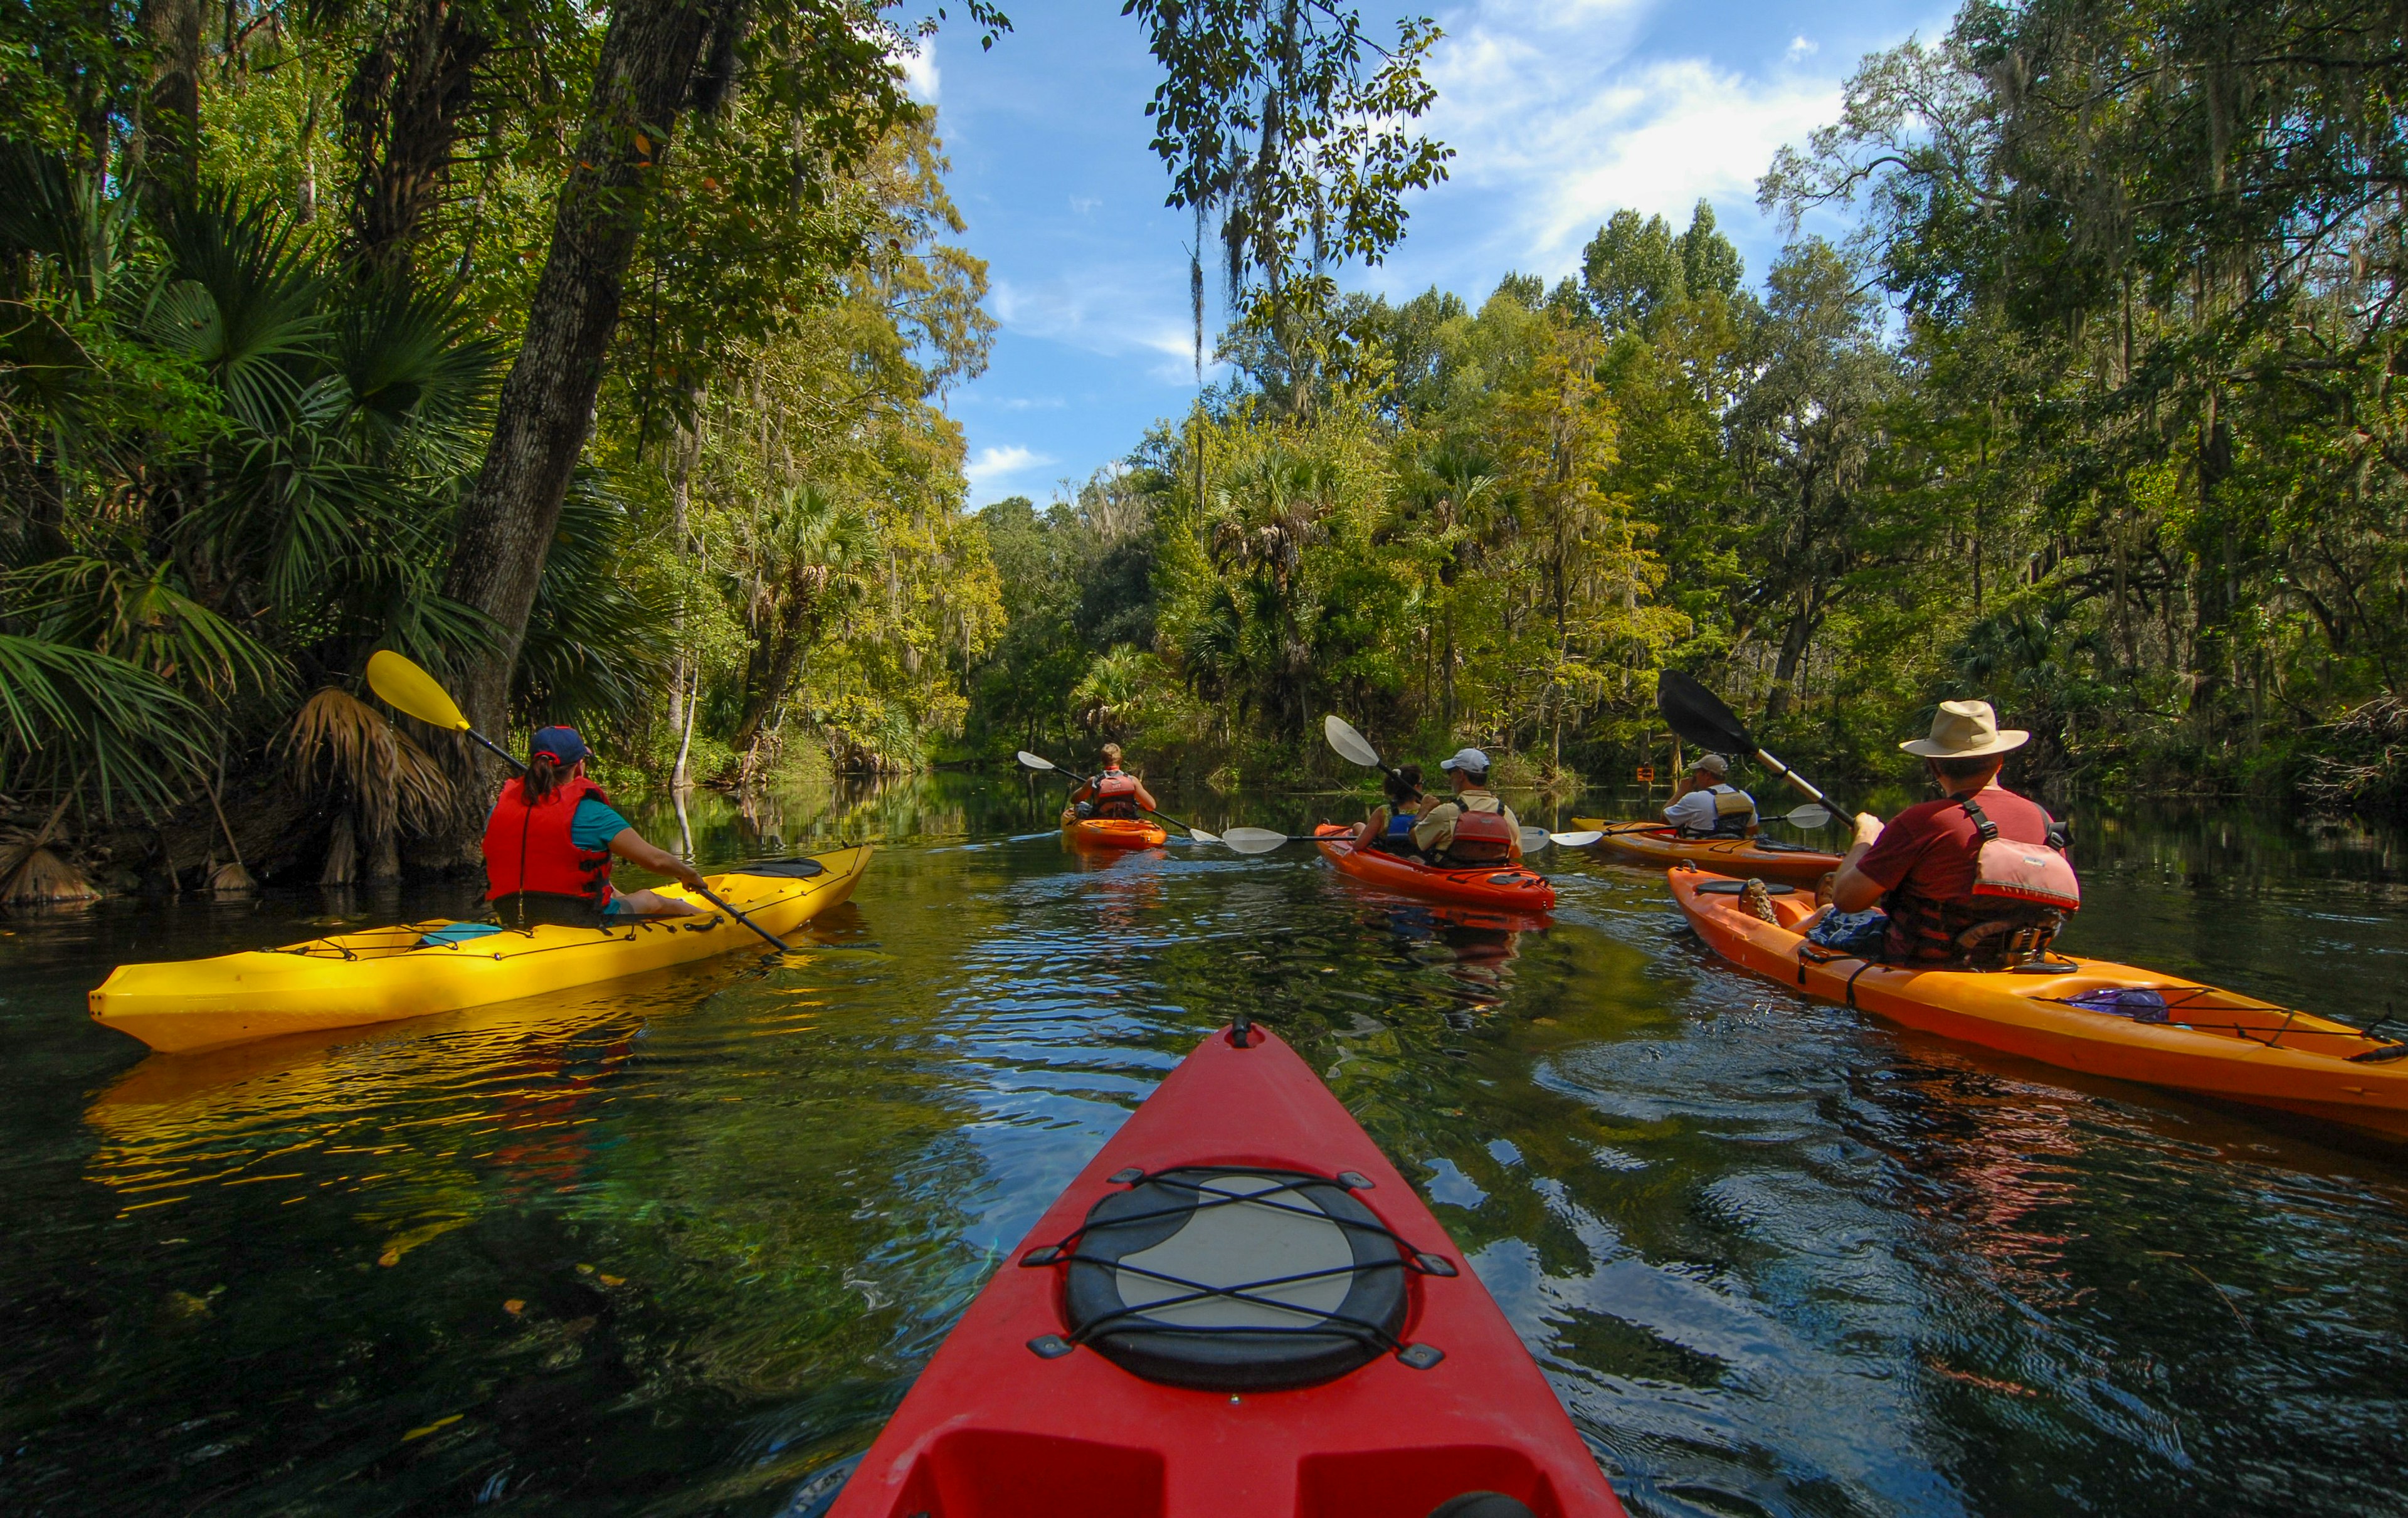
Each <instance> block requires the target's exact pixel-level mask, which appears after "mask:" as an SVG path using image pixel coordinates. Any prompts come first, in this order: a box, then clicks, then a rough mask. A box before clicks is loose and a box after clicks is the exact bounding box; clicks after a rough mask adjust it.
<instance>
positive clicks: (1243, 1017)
mask: <svg viewBox="0 0 2408 1518" xmlns="http://www.w3.org/2000/svg"><path fill="white" fill-rule="evenodd" d="M1229 1042H1230V1043H1232V1044H1234V1045H1236V1046H1237V1047H1238V1048H1240V1049H1248V1048H1252V1047H1253V1045H1254V1019H1253V1018H1251V1017H1249V1016H1248V1015H1247V1014H1245V1013H1244V1012H1240V1013H1239V1014H1238V1020H1237V1021H1236V1022H1234V1023H1232V1024H1229Z"/></svg>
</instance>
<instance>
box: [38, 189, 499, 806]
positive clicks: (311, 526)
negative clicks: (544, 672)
mask: <svg viewBox="0 0 2408 1518" xmlns="http://www.w3.org/2000/svg"><path fill="white" fill-rule="evenodd" d="M141 233H147V234H148V235H147V236H141V235H138V234H141ZM0 256H6V257H8V258H11V259H13V260H16V261H18V262H17V266H18V267H19V268H21V269H22V270H23V271H25V272H24V275H23V277H22V278H21V279H19V280H18V282H17V284H16V285H15V286H14V287H13V291H14V294H15V296H16V298H13V299H10V300H8V301H6V302H0V417H5V418H6V425H5V426H0V492H5V494H0V590H5V592H6V594H5V596H0V792H5V793H6V794H7V795H8V796H9V797H11V798H13V799H14V800H16V801H18V802H20V803H26V802H31V803H33V804H35V805H37V806H47V805H49V804H51V803H64V802H65V801H68V800H79V802H80V804H81V806H82V807H83V809H85V810H86V811H90V812H93V813H97V814H108V813H109V812H111V811H113V810H115V809H118V808H120V807H121V806H122V805H123V804H126V803H132V804H134V805H136V806H137V807H138V808H140V809H144V810H146V811H152V812H156V811H158V810H161V809H167V808H172V807H174V806H176V805H178V804H179V803H182V802H186V801H190V800H194V799H197V798H198V797H199V796H200V795H202V794H203V793H204V792H205V791H207V790H208V789H209V788H210V786H209V785H208V784H205V783H204V777H205V774H207V773H209V772H213V771H214V770H215V768H216V766H217V765H218V764H219V762H220V761H221V759H222V757H223V756H225V755H227V754H229V753H231V754H234V755H236V756H237V757H239V756H240V755H241V754H243V753H246V752H250V753H256V752H260V750H261V747H262V746H263V745H264V744H265V742H266V741H267V740H268V738H269V736H270V735H271V734H273V733H275V732H277V731H278V730H279V729H288V727H289V730H288V731H287V732H286V736H285V738H284V739H283V742H284V746H285V747H286V748H287V749H288V751H289V752H291V753H293V754H294V755H295V756H296V757H295V758H294V763H295V764H303V763H304V760H305V758H306V766H305V767H307V766H314V768H313V769H312V773H315V774H318V775H320V776H321V777H322V779H324V780H331V781H332V782H333V783H335V785H336V788H337V793H338V794H339V795H342V796H343V797H345V798H346V801H345V804H346V805H347V806H348V807H350V808H351V811H347V812H345V813H344V815H345V816H346V817H349V816H351V815H352V813H353V812H356V813H357V816H358V824H359V826H360V827H361V829H362V830H363V832H364V833H365V834H366V837H367V838H368V840H369V842H370V844H371V852H372V853H377V852H381V853H384V854H389V853H390V848H389V844H390V837H391V834H392V833H393V831H394V828H395V827H396V826H398V825H403V824H406V823H409V821H410V820H411V819H412V817H413V816H414V815H415V811H414V808H415V806H416V801H415V800H414V799H413V798H417V797H421V796H423V795H424V794H426V790H425V787H426V785H427V783H428V781H427V780H426V779H425V777H424V776H423V775H422V774H421V773H420V761H423V758H424V756H423V753H420V752H419V751H417V750H415V749H414V748H407V749H405V748H402V747H396V745H397V744H400V743H401V742H403V740H400V739H398V738H395V737H394V736H392V735H390V734H389V731H388V733H387V735H386V736H385V737H382V738H376V737H373V736H372V735H371V733H370V731H369V729H367V728H366V727H364V726H362V725H361V724H360V723H358V721H357V720H356V719H357V714H356V713H350V714H349V717H350V720H349V722H348V724H347V723H346V721H345V720H344V719H345V717H346V711H347V709H344V708H343V707H342V706H341V704H340V702H339V701H330V700H328V699H327V698H326V697H327V693H326V692H321V693H319V695H314V696H312V697H311V698H310V699H309V701H308V703H306V704H305V705H304V707H303V708H302V709H301V711H300V712H299V713H298V714H294V713H293V712H292V711H291V710H290V709H289V708H287V707H286V705H285V700H286V697H285V694H284V693H285V692H287V691H288V690H289V689H290V688H291V685H292V683H293V681H294V677H295V675H296V674H299V675H301V676H303V677H305V678H307V679H308V680H309V681H310V683H311V684H316V683H320V682H328V683H332V682H336V681H339V680H341V679H342V678H343V677H345V676H346V675H348V673H349V672H350V671H351V669H352V668H354V667H355V666H356V665H357V662H358V661H359V660H360V659H362V658H364V657H365V656H366V653H367V652H368V651H369V650H371V649H373V648H375V647H377V646H378V645H379V644H380V643H390V644H392V645H394V646H397V647H400V648H402V649H404V650H405V651H406V652H410V653H412V654H413V655H415V656H420V657H424V658H429V659H431V660H434V661H436V662H445V661H447V660H448V659H456V658H458V657H460V656H461V655H463V654H465V653H467V652H472V651H474V650H475V649H477V648H478V647H479V646H480V644H482V643H484V642H485V641H486V636H485V629H484V627H483V625H482V623H481V619H480V618H478V617H476V616H475V615H474V614H473V613H469V612H467V611H466V610H465V609H462V608H460V607H457V606H454V605H452V603H450V602H448V601H446V600H445V599H444V598H443V597H442V596H441V594H439V592H438V589H437V587H438V585H439V575H440V572H441V563H442V556H443V553H444V551H446V550H447V549H448V546H449V543H450V536H451V532H450V512H451V508H452V502H453V501H454V499H455V498H456V495H457V493H458V490H459V487H460V483H461V480H462V479H463V477H464V475H465V472H466V468H467V466H468V465H469V463H470V461H471V460H472V459H473V456H474V454H473V448H474V444H475V439H476V436H477V431H478V425H479V419H480V415H481V412H482V409H483V408H484V407H485V406H486V404H487V402H488V401H489V399H490V396H491V392H492V388H493V381H494V376H495V354H494V352H493V351H492V350H491V348H490V346H489V345H487V344H486V343H484V342H483V341H482V340H481V339H479V338H476V337H472V336H471V335H470V334H469V332H468V331H467V328H466V324H465V321H464V319H463V318H462V316H461V315H460V314H459V313H457V312H455V311H454V310H452V308H451V307H450V305H449V304H448V303H447V302H446V301H445V300H444V299H442V298H440V297H439V296H437V295H433V294H427V293H425V292H423V291H417V290H413V289H410V288H408V287H397V286H394V285H391V284H380V283H367V284H363V283H361V282H359V281H358V280H356V279H352V278H351V277H350V276H349V275H348V273H347V272H346V271H345V270H343V269H341V268H340V267H339V266H337V265H335V264H334V263H332V262H330V261H329V260H328V259H327V258H326V257H325V256H323V255H322V252H321V251H320V250H319V249H318V248H317V247H316V246H314V245H313V243H312V242H311V241H310V240H309V238H308V236H305V235H304V232H303V231H302V230H301V229H299V228H297V227H295V226H294V224H293V223H292V222H291V221H290V220H289V218H287V217H286V216H285V215H284V214H283V213H282V212H281V211H280V210H278V209H276V208H271V207H270V206H268V205H267V204H265V203H264V202H260V201H256V200H249V199H246V198H244V197H243V196H242V195H240V194H238V193H235V192H232V191H227V190H211V189H205V190H203V191H201V192H200V193H196V194H194V195H193V196H191V197H189V198H187V199H185V200H183V201H181V202H177V203H166V204H163V205H161V206H160V207H159V208H157V210H156V211H155V213H151V214H148V215H146V213H143V212H141V211H140V210H138V209H137V203H136V199H135V198H134V197H133V196H132V195H131V194H129V193H125V192H124V187H123V186H121V185H115V184H111V183H104V182H103V181H101V180H99V179H96V178H94V177H93V176H91V175H79V174H76V173H73V172H71V171H69V170H68V169H67V168H66V167H65V165H62V164H61V163H59V162H58V161H57V160H55V159H50V158H46V157H44V156H42V155H40V154H38V153H36V152H33V151H30V150H24V149H22V148H10V149H6V150H0ZM335 694H337V695H340V693H339V692H337V693H335ZM342 700H350V697H348V696H342ZM352 705H354V706H356V705H357V703H356V702H353V703H352ZM362 710H366V709H365V708H362ZM288 718H290V719H291V722H290V723H289V724H288ZM379 722H380V723H381V719H379ZM345 733H350V734H351V737H350V738H342V737H341V735H342V734H345ZM413 755H414V756H415V757H414V758H413V757H412V756H413ZM427 773H429V774H431V771H428V772H427Z"/></svg>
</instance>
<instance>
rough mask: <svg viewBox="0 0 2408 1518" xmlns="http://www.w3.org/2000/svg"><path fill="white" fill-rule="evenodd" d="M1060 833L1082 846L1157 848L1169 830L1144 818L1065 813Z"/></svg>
mask: <svg viewBox="0 0 2408 1518" xmlns="http://www.w3.org/2000/svg"><path fill="white" fill-rule="evenodd" d="M1062 836H1063V837H1064V838H1068V839H1069V840H1070V841H1071V842H1072V843H1075V844H1077V845H1078V846H1079V847H1080V848H1082V849H1159V848H1161V847H1162V846H1163V844H1165V843H1166V842H1168V841H1169V838H1170V830H1169V829H1168V828H1166V827H1164V826H1163V825H1162V824H1161V823H1150V822H1147V821H1145V820H1144V819H1143V818H1137V819H1130V818H1125V817H1072V816H1069V815H1068V814H1067V813H1066V814H1065V815H1064V816H1063V818H1062Z"/></svg>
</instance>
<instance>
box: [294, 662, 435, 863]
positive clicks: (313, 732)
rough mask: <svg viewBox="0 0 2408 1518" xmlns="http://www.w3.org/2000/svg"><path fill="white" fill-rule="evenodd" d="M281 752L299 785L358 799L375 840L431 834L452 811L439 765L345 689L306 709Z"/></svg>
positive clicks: (315, 699)
mask: <svg viewBox="0 0 2408 1518" xmlns="http://www.w3.org/2000/svg"><path fill="white" fill-rule="evenodd" d="M277 744H278V747H279V749H280V750H281V751H282V754H283V758H284V763H285V766H286V768H287V770H288V771H289V772H290V773H291V774H292V776H293V777H294V780H297V781H299V782H300V783H302V784H304V785H308V786H324V787H329V788H339V789H340V790H342V791H345V792H347V793H348V794H349V795H351V797H352V798H353V799H355V800H356V801H357V802H358V803H359V806H360V811H361V813H362V818H363V820H364V821H365V822H366V824H367V831H368V834H369V836H370V837H372V838H380V837H384V836H387V835H389V834H390V833H391V832H392V831H393V829H394V826H395V824H397V823H406V824H408V825H409V826H412V827H424V826H428V825H430V824H432V823H434V822H435V821H436V820H437V819H438V818H440V817H441V816H442V815H443V809H444V808H445V807H446V806H447V805H449V804H450V801H451V797H452V782H451V780H449V779H448V778H446V776H445V775H444V773H443V766H441V765H439V764H437V762H436V761H435V757H434V756H433V755H432V754H429V753H428V752H426V751H425V750H424V749H422V748H420V747H419V746H418V745H417V744H416V743H414V742H412V741H410V739H409V736H408V735H407V734H405V733H403V732H402V731H401V730H400V729H399V728H397V727H395V726H394V723H393V722H392V720H391V719H390V718H388V717H386V716H385V714H384V713H382V712H380V711H379V710H377V709H375V708H374V707H371V706H369V705H368V704H367V703H366V702H365V701H363V700H361V699H360V698H359V697H358V696H355V695H351V692H349V691H346V690H344V689H343V688H342V687H341V686H339V685H329V686H327V687H325V688H324V689H323V690H321V691H319V692H318V693H317V694H316V695H312V696H310V697H309V699H308V700H307V701H304V702H302V703H301V707H300V709H299V710H297V711H295V712H294V714H293V720H292V721H291V722H290V723H286V724H285V728H284V732H283V734H282V736H281V737H280V738H279V739H278V740H277Z"/></svg>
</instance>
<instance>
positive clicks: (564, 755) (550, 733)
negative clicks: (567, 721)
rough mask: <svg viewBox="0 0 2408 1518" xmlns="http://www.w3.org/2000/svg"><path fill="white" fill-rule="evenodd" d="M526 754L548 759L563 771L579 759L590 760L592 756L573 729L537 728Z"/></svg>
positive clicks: (591, 752)
mask: <svg viewBox="0 0 2408 1518" xmlns="http://www.w3.org/2000/svg"><path fill="white" fill-rule="evenodd" d="M527 752H528V753H529V755H530V756H531V757H536V758H546V759H550V760H551V761H552V763H554V764H556V765H558V766H560V767H561V768H563V769H566V768H567V767H568V766H571V765H574V764H575V763H577V762H578V761H579V760H580V759H589V758H592V757H593V754H594V751H593V750H591V749H589V748H587V747H586V746H585V740H584V739H583V738H580V737H579V736H578V734H577V729H576V728H574V727H543V728H538V729H537V730H536V735H535V738H534V741H532V742H530V743H529V744H528V745H527Z"/></svg>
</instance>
